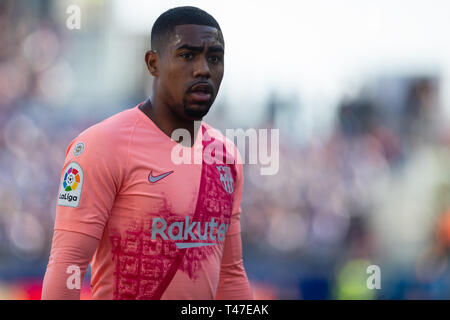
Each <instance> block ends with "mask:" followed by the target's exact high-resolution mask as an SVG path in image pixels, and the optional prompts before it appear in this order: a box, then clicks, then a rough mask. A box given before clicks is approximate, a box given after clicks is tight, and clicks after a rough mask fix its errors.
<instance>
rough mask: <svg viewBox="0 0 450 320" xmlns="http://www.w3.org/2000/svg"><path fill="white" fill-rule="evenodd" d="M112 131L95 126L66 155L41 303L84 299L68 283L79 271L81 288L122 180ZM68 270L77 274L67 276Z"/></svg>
mask: <svg viewBox="0 0 450 320" xmlns="http://www.w3.org/2000/svg"><path fill="white" fill-rule="evenodd" d="M110 131H111V129H109V127H106V128H105V127H104V126H103V127H102V126H98V125H97V126H93V127H91V128H89V129H87V130H86V131H84V132H83V133H81V134H80V135H79V136H78V137H77V138H75V139H74V140H73V141H72V142H71V143H70V145H69V147H68V148H67V150H66V159H65V162H64V166H63V169H62V171H61V179H60V185H59V192H58V200H57V203H56V216H55V226H54V230H55V231H54V235H53V243H52V249H51V253H50V259H49V263H48V266H47V271H46V274H45V278H44V283H43V291H42V299H79V298H80V290H79V289H69V288H67V280H68V278H69V277H70V276H71V275H74V274H75V276H76V271H77V267H79V268H80V277H81V279H80V283H81V280H82V278H83V276H84V274H85V272H86V269H87V266H88V264H89V262H90V260H91V258H92V256H93V254H94V252H95V250H96V249H97V247H98V244H99V240H100V239H102V236H103V231H104V227H105V225H106V223H107V222H108V220H109V215H110V212H111V208H112V206H113V205H114V199H115V196H116V193H117V190H118V188H119V187H120V185H121V181H122V178H123V167H124V165H123V162H124V161H125V160H124V159H122V158H123V157H122V158H121V157H120V156H119V155H121V154H122V152H121V151H122V150H118V148H117V147H116V146H115V145H114V144H115V143H116V139H112V138H111V137H114V135H113V133H111V132H110ZM112 151H114V152H112ZM121 161H122V162H121ZM70 266H74V268H71V269H69V272H71V273H67V268H68V267H70ZM74 272H75V273H74ZM70 280H73V277H71V278H70V279H69V281H70ZM70 287H73V286H70Z"/></svg>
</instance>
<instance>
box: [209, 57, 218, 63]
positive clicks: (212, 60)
mask: <svg viewBox="0 0 450 320" xmlns="http://www.w3.org/2000/svg"><path fill="white" fill-rule="evenodd" d="M220 60H221V58H220V57H219V56H210V57H209V61H211V62H212V63H218V62H219V61H220Z"/></svg>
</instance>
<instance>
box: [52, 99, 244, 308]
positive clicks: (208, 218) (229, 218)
mask: <svg viewBox="0 0 450 320" xmlns="http://www.w3.org/2000/svg"><path fill="white" fill-rule="evenodd" d="M205 138H206V139H205ZM222 138H223V137H222V136H221V135H220V133H218V132H217V131H216V130H214V129H212V128H211V127H210V126H209V125H207V124H206V123H204V122H202V125H201V128H200V130H199V134H198V135H197V138H196V141H195V143H194V146H193V147H192V148H186V147H181V145H179V144H178V143H176V142H175V141H173V140H172V139H171V138H169V137H168V136H167V135H165V134H164V133H163V132H162V131H161V130H160V129H159V128H158V127H157V126H156V125H155V124H154V123H153V121H152V120H151V119H149V118H148V117H147V116H146V115H145V114H144V113H143V112H142V111H141V110H140V109H139V108H138V106H136V107H134V108H131V109H128V110H125V111H123V112H120V113H118V114H116V115H114V116H112V117H110V118H108V119H106V120H104V121H102V122H100V123H98V124H96V125H94V126H92V127H90V128H88V129H87V130H85V131H84V132H83V133H81V134H80V135H79V136H78V137H77V138H76V139H74V140H73V141H72V142H71V144H70V145H69V147H68V149H67V152H66V159H65V163H64V167H63V170H62V172H61V182H60V190H59V195H58V203H57V210H56V220H55V230H66V231H75V232H78V233H84V234H87V235H89V236H92V237H95V238H97V239H99V240H100V242H99V246H98V248H97V250H96V252H95V254H94V256H93V259H92V261H91V270H92V275H91V284H92V290H93V294H92V298H93V299H214V298H215V297H216V294H218V293H217V290H218V286H219V276H220V274H221V264H222V265H223V261H222V256H223V252H224V246H225V243H226V240H227V238H229V237H230V236H233V235H236V234H240V222H239V216H240V202H241V193H242V184H243V176H242V164H240V162H239V161H234V162H235V163H231V164H230V161H227V162H226V163H222V164H220V163H219V164H218V163H210V162H209V163H207V162H208V161H205V160H204V161H200V163H198V164H195V163H189V164H186V163H182V164H177V163H175V162H174V161H173V150H174V148H178V149H176V150H178V151H183V152H185V153H184V154H185V155H186V154H187V155H190V156H191V157H190V158H191V160H192V161H194V159H196V157H197V159H200V160H201V159H204V158H202V155H204V154H205V153H204V150H205V149H206V148H207V147H208V145H209V144H210V143H213V142H214V143H219V144H220V143H221V142H220V140H221V139H222ZM220 146H221V147H222V146H223V143H222V144H220ZM219 149H221V150H222V151H223V153H222V155H223V154H227V156H228V157H230V154H231V157H233V155H235V157H234V158H233V159H234V160H236V159H240V158H239V154H238V152H237V149H236V148H235V147H234V145H233V150H229V149H228V148H227V149H225V148H219ZM219 149H217V148H216V149H215V150H216V152H215V153H216V155H217V152H219V153H220V150H219ZM217 150H219V151H217ZM178 151H177V152H178ZM213 155H214V152H213ZM198 157H200V158H198ZM238 239H239V242H240V236H239V237H238ZM239 246H240V244H239ZM237 258H238V259H241V257H237ZM228 263H233V262H232V261H228ZM242 271H243V268H242ZM243 272H244V278H245V279H246V276H245V271H243ZM240 276H242V275H240Z"/></svg>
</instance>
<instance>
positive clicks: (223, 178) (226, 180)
mask: <svg viewBox="0 0 450 320" xmlns="http://www.w3.org/2000/svg"><path fill="white" fill-rule="evenodd" d="M216 168H217V171H219V175H220V182H221V183H222V187H223V188H224V189H225V191H226V192H228V193H230V194H231V193H233V191H234V180H233V175H232V174H231V170H230V167H229V166H216Z"/></svg>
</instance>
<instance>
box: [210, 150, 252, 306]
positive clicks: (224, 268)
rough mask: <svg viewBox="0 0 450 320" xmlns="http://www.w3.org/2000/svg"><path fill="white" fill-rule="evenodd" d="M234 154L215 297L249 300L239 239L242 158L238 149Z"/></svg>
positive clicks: (242, 182) (248, 287)
mask: <svg viewBox="0 0 450 320" xmlns="http://www.w3.org/2000/svg"><path fill="white" fill-rule="evenodd" d="M235 154H236V157H237V158H236V160H237V163H236V167H235V168H236V187H235V191H234V199H233V208H232V215H231V219H230V227H229V228H228V231H227V234H226V236H225V243H224V249H223V255H222V263H221V267H220V278H219V286H218V289H217V294H216V299H218V300H232V299H234V300H237V299H240V300H250V299H253V294H252V290H251V288H250V284H249V281H248V278H247V274H246V273H245V269H244V263H243V260H242V241H241V221H240V218H241V211H242V209H241V199H242V189H243V186H244V172H243V166H242V158H241V155H240V154H239V151H238V150H237V149H235Z"/></svg>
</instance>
